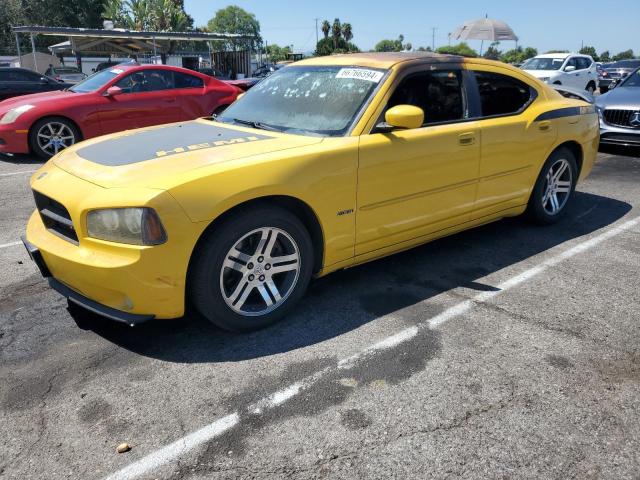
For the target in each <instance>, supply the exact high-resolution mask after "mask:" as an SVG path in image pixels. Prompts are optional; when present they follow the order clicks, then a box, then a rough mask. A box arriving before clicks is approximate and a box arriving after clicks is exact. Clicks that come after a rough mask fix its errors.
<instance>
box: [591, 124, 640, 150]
mask: <svg viewBox="0 0 640 480" xmlns="http://www.w3.org/2000/svg"><path fill="white" fill-rule="evenodd" d="M600 143H601V144H602V145H620V146H624V147H633V146H635V147H640V129H635V128H622V127H614V126H611V125H608V124H606V123H604V122H603V121H602V120H600Z"/></svg>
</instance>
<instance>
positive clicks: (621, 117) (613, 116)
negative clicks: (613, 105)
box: [604, 109, 640, 128]
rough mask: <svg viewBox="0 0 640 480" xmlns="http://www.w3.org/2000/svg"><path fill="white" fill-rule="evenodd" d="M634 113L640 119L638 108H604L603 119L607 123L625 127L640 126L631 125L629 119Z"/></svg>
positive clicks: (637, 126)
mask: <svg viewBox="0 0 640 480" xmlns="http://www.w3.org/2000/svg"><path fill="white" fill-rule="evenodd" d="M636 114H637V116H638V118H639V119H640V110H613V109H606V110H605V111H604V121H605V123H607V124H609V125H615V126H617V127H627V128H640V125H632V124H631V120H632V119H635V118H636Z"/></svg>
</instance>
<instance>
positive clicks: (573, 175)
mask: <svg viewBox="0 0 640 480" xmlns="http://www.w3.org/2000/svg"><path fill="white" fill-rule="evenodd" d="M577 180H578V167H577V162H576V158H575V156H574V154H573V153H572V152H571V150H569V149H567V148H559V149H558V150H556V151H555V152H553V153H552V154H551V156H550V157H549V159H548V160H547V161H546V162H545V164H544V166H543V167H542V170H541V171H540V175H539V176H538V180H536V184H535V185H534V187H533V191H532V192H531V197H530V198H529V205H528V206H527V211H526V214H527V216H528V217H529V218H530V219H531V220H533V221H534V222H535V223H538V224H541V225H550V224H553V223H556V222H557V221H558V220H560V219H561V218H562V216H563V215H564V213H565V211H566V207H567V205H568V204H569V201H570V200H571V198H572V197H573V192H574V191H575V188H576V183H577Z"/></svg>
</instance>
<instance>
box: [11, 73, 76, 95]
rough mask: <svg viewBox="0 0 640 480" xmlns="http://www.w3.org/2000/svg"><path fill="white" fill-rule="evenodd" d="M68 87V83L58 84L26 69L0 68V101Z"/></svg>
mask: <svg viewBox="0 0 640 480" xmlns="http://www.w3.org/2000/svg"><path fill="white" fill-rule="evenodd" d="M70 86H71V84H70V83H64V82H59V81H57V80H55V79H53V78H50V77H47V76H45V75H40V74H39V73H38V72H34V71H32V70H27V69H26V68H13V67H9V68H5V67H0V101H1V100H5V99H7V98H11V97H17V96H19V95H28V94H30V93H40V92H50V91H51V90H63V89H65V88H69V87H70Z"/></svg>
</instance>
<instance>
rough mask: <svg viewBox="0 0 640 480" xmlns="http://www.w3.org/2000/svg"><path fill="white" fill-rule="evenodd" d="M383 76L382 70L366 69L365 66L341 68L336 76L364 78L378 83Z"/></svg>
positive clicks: (355, 78)
mask: <svg viewBox="0 0 640 480" xmlns="http://www.w3.org/2000/svg"><path fill="white" fill-rule="evenodd" d="M383 76H384V73H383V72H378V71H377V70H367V69H365V68H341V69H340V71H339V72H338V74H337V75H336V78H352V79H354V80H366V81H367V82H374V83H378V82H379V81H380V80H382V77H383Z"/></svg>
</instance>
